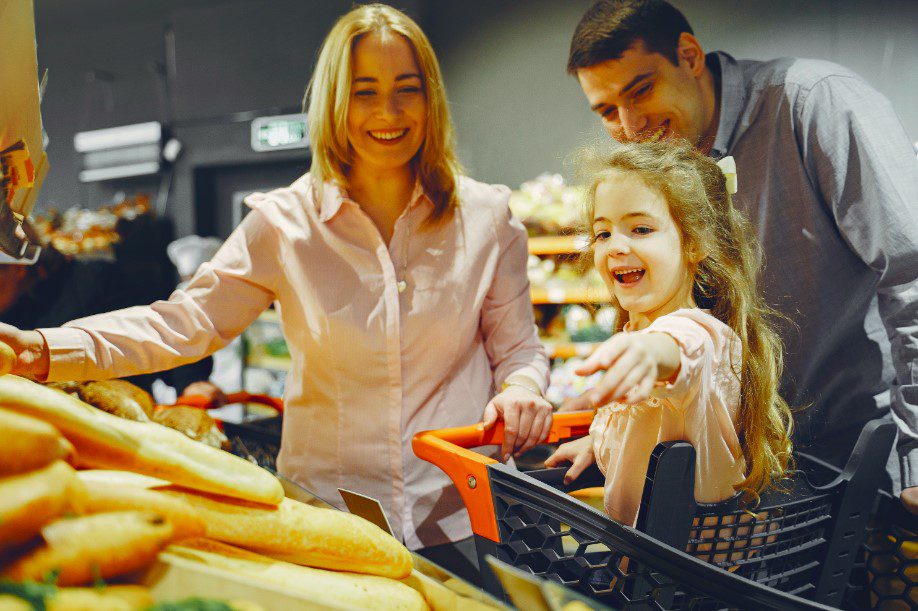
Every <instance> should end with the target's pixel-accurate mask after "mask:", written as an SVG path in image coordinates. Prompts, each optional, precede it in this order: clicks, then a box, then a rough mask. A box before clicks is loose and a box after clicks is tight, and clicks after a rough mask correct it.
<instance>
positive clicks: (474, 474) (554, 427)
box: [411, 412, 593, 542]
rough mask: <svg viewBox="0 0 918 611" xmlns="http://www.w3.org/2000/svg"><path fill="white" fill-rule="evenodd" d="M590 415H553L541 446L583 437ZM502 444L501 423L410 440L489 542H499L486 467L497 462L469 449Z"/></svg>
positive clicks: (429, 433) (420, 435)
mask: <svg viewBox="0 0 918 611" xmlns="http://www.w3.org/2000/svg"><path fill="white" fill-rule="evenodd" d="M591 422H593V412H565V413H561V414H555V415H554V417H553V418H552V423H551V430H550V431H549V433H548V438H547V439H546V440H545V441H544V442H543V443H555V442H558V441H560V440H562V439H569V438H571V437H582V436H584V435H586V434H587V433H589V432H590V423H591ZM503 442H504V423H503V422H498V423H497V424H495V425H494V426H493V427H492V428H491V429H490V430H485V428H484V425H482V424H481V423H478V424H473V425H471V426H460V427H455V428H450V429H439V430H436V431H423V432H421V433H418V434H417V435H415V436H414V439H412V440H411V448H412V449H413V450H414V453H415V455H416V456H417V457H418V458H422V459H424V460H426V461H427V462H429V463H433V464H435V465H437V466H438V467H440V469H442V470H443V471H444V472H445V473H446V474H447V475H448V476H449V478H450V479H451V480H453V484H455V485H456V488H457V489H458V490H459V494H460V495H461V496H462V500H463V501H464V502H465V507H466V509H468V511H469V517H470V518H471V521H472V532H474V533H475V534H476V535H479V536H481V537H485V538H487V539H490V540H491V541H495V542H496V541H499V540H500V536H499V534H498V532H497V518H496V516H495V515H494V501H493V500H492V499H491V482H490V479H489V478H488V465H490V464H493V463H496V462H497V461H496V460H494V459H493V458H489V457H487V456H482V455H481V454H478V453H477V452H472V451H471V450H469V449H468V448H477V447H480V446H490V445H500V444H502V443H503Z"/></svg>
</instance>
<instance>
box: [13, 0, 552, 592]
mask: <svg viewBox="0 0 918 611" xmlns="http://www.w3.org/2000/svg"><path fill="white" fill-rule="evenodd" d="M307 100H308V112H309V121H310V130H311V138H312V145H313V160H312V167H311V171H310V172H309V173H308V174H306V175H305V176H303V177H302V178H300V179H299V180H297V181H296V182H295V183H293V184H292V185H291V186H290V187H288V188H284V189H278V190H276V191H273V192H271V193H267V194H254V195H252V196H250V197H249V198H248V200H247V204H248V205H249V206H250V207H251V208H252V212H251V213H250V214H249V215H247V216H246V218H245V220H244V221H243V222H242V223H241V225H240V226H239V227H238V228H237V229H236V231H234V233H233V234H232V235H231V236H230V237H229V239H228V240H227V242H226V243H225V244H224V246H223V247H222V248H221V249H220V251H219V252H218V253H217V254H216V256H215V257H214V259H213V260H212V261H211V262H210V263H207V264H205V265H203V266H202V267H201V269H200V270H199V271H198V272H197V274H196V275H195V277H194V278H193V279H192V280H191V282H190V283H189V286H188V287H187V288H185V289H184V290H180V291H176V292H175V293H174V294H173V295H172V297H171V298H170V299H169V301H167V302H157V303H154V304H153V305H151V306H149V307H142V308H131V309H127V310H121V311H119V312H116V313H112V314H108V315H101V316H98V317H92V318H87V319H82V320H78V321H73V322H71V323H68V325H67V326H66V327H65V328H61V329H42V330H39V331H31V332H19V331H18V330H16V329H12V328H9V327H7V328H5V329H0V340H3V341H6V342H7V343H9V344H10V345H12V346H13V348H14V349H15V350H16V352H17V354H18V355H19V362H18V365H17V370H16V371H18V372H21V373H23V374H26V375H31V376H33V377H35V378H37V379H48V380H59V379H85V378H105V377H113V376H123V375H130V374H133V373H137V372H141V371H152V370H157V369H164V368H168V367H174V366H176V365H180V364H183V363H186V362H190V361H193V360H196V359H199V358H201V357H203V356H205V355H207V354H210V353H212V352H214V351H215V350H218V349H219V348H221V347H222V346H224V345H226V344H227V343H228V342H229V341H230V340H231V339H232V338H233V337H235V336H237V335H238V334H240V333H241V332H242V331H243V330H244V329H245V328H246V327H247V326H248V325H249V324H250V323H251V322H252V321H253V320H254V319H255V318H256V317H257V316H258V315H259V314H260V313H261V312H262V311H263V310H264V309H265V308H266V307H268V306H269V305H270V304H271V303H272V302H275V303H276V306H277V308H278V310H279V312H280V315H281V318H282V321H283V326H284V332H285V336H286V339H287V342H288V344H289V347H290V353H291V357H292V368H291V371H290V374H289V377H288V379H287V390H286V393H285V396H284V399H285V402H286V406H287V407H286V413H285V417H284V430H283V433H282V441H281V451H280V456H279V459H278V466H279V470H280V472H281V473H283V474H285V475H287V476H288V477H290V478H292V479H294V480H295V481H298V482H300V483H302V484H303V485H304V486H306V487H307V488H309V489H311V490H314V491H315V492H317V493H318V494H319V495H320V496H322V497H324V498H326V499H328V500H330V501H333V502H337V503H338V504H339V505H341V504H342V503H341V501H340V497H339V495H338V493H337V488H339V487H343V488H348V489H350V490H354V491H357V492H361V493H364V494H367V495H370V496H373V497H375V498H378V499H379V500H380V501H381V502H382V504H383V506H384V507H385V509H386V512H387V514H388V516H389V519H390V522H391V523H392V527H393V530H394V531H395V534H396V536H397V537H403V539H404V541H405V543H406V544H407V545H408V546H409V547H410V548H412V549H419V548H430V547H431V546H441V545H444V544H449V543H451V542H457V541H460V540H466V539H467V538H469V537H470V536H471V529H470V525H469V521H468V517H467V515H466V514H465V511H464V507H463V506H462V502H461V500H460V498H459V495H458V493H457V491H456V490H455V488H454V487H453V486H452V484H451V482H450V481H449V479H448V478H447V477H446V476H445V475H444V474H443V473H442V472H440V471H439V470H438V469H437V468H436V467H433V466H432V465H429V464H427V463H425V462H423V461H421V460H419V459H417V458H416V457H415V456H414V455H413V453H412V451H411V446H410V441H411V438H412V436H413V435H414V434H415V433H417V432H418V431H422V430H426V429H433V428H441V427H449V426H460V425H467V424H471V423H474V422H476V421H479V420H481V419H482V407H483V406H485V405H486V404H487V406H486V408H485V413H484V419H485V420H486V422H488V423H491V422H493V421H494V420H495V419H496V418H497V417H503V419H504V420H505V423H506V428H507V429H508V431H510V433H509V434H508V437H509V439H508V441H507V443H505V446H504V447H503V448H502V449H501V454H502V457H503V458H505V459H506V458H509V454H510V453H511V452H513V451H516V452H520V451H525V450H527V449H529V448H530V447H532V446H533V445H535V444H536V443H537V442H538V441H539V440H541V439H543V438H544V437H545V436H546V435H547V432H548V429H549V427H550V425H551V406H550V405H549V404H548V403H547V402H546V401H544V399H542V397H541V392H542V391H543V390H544V388H545V386H546V384H547V377H548V362H547V358H546V356H545V354H544V352H543V350H542V348H541V346H540V344H539V342H538V338H537V337H536V335H535V327H534V324H533V317H532V308H531V305H530V301H529V284H528V280H527V278H526V271H525V260H526V235H525V232H524V230H523V228H522V226H521V225H520V224H519V223H518V222H517V221H515V220H513V219H512V218H511V216H510V212H509V209H508V207H507V201H508V198H509V192H508V190H507V188H506V187H502V186H500V187H495V186H490V185H484V184H481V183H477V182H475V181H473V180H471V179H468V178H465V177H463V176H460V175H459V166H458V163H457V161H456V158H455V153H454V151H453V137H452V128H451V125H450V120H449V115H448V111H447V106H446V100H445V96H444V91H443V84H442V80H441V76H440V70H439V66H438V64H437V61H436V58H435V56H434V54H433V50H432V48H431V46H430V43H429V41H428V40H427V38H426V36H425V35H424V34H423V33H422V32H421V30H420V28H419V27H418V26H417V24H415V23H414V22H413V21H412V20H411V19H409V18H408V17H407V16H405V15H404V14H402V13H400V12H399V11H397V10H395V9H392V8H390V7H387V6H382V5H369V6H361V7H358V8H356V9H354V10H353V11H351V12H350V13H348V14H347V15H345V16H344V17H342V18H341V19H340V20H339V21H338V22H337V23H336V24H335V26H334V27H333V28H332V30H331V32H330V33H329V34H328V37H327V38H326V40H325V42H324V43H323V46H322V49H321V52H320V54H319V59H318V62H317V64H316V68H315V72H314V74H313V78H312V82H311V83H310V86H309V88H308V89H307ZM496 388H500V389H502V392H500V393H499V394H497V395H496V396H494V397H493V398H492V395H493V393H494V389H496ZM461 549H462V551H467V550H468V545H467V544H466V545H465V546H463V547H462V548H461ZM437 551H439V552H441V553H440V554H437V555H436V558H437V559H438V560H440V561H442V560H443V559H444V558H450V557H453V558H458V557H459V554H455V553H452V554H442V552H443V549H442V548H440V549H438V550H437ZM449 551H450V552H452V551H453V550H449ZM448 568H449V567H448ZM453 568H456V569H457V570H460V571H461V572H463V573H465V571H463V570H462V569H461V568H460V567H458V566H454V567H453ZM466 574H467V575H469V574H468V573H466ZM469 576H471V575H469Z"/></svg>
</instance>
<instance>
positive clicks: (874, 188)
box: [568, 0, 918, 513]
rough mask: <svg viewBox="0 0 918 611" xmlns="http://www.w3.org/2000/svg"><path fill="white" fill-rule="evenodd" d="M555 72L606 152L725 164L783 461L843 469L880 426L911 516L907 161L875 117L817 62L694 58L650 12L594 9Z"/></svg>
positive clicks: (914, 236)
mask: <svg viewBox="0 0 918 611" xmlns="http://www.w3.org/2000/svg"><path fill="white" fill-rule="evenodd" d="M568 71H569V72H570V74H571V75H573V76H575V77H576V78H577V80H578V81H579V83H580V86H581V88H582V89H583V92H584V94H585V95H586V98H587V100H588V102H589V104H590V107H591V108H592V109H593V110H594V111H595V112H596V113H597V114H598V115H599V116H600V118H601V120H602V123H603V125H604V126H605V128H606V130H607V131H608V132H609V134H610V135H611V136H612V137H613V138H615V139H616V140H620V141H630V140H647V139H659V138H686V139H688V140H689V141H691V142H692V143H693V144H694V145H695V146H696V147H697V148H698V149H699V150H702V151H704V152H706V153H708V154H710V155H711V156H713V157H716V158H721V157H724V156H727V155H732V156H733V157H734V158H735V159H736V164H737V169H738V177H739V193H738V194H737V195H736V198H735V204H736V205H737V207H738V208H740V209H741V210H743V211H744V212H745V213H746V214H747V215H748V216H749V218H750V219H751V220H752V222H753V223H754V224H755V226H756V227H757V230H758V234H759V239H760V240H761V242H762V244H763V247H764V255H765V269H764V274H763V281H764V282H763V290H764V293H765V296H766V299H767V300H768V302H769V303H770V304H771V305H773V306H774V307H776V308H777V309H778V310H780V311H781V312H783V313H784V314H785V315H787V316H788V317H789V318H790V319H791V320H792V323H790V324H787V325H785V326H784V328H783V329H782V336H783V338H784V341H785V343H786V349H787V352H786V358H785V373H784V378H783V380H782V394H783V396H784V397H785V398H786V399H787V400H788V402H789V403H790V404H791V405H792V406H796V407H805V408H804V409H802V410H801V411H799V412H798V413H797V415H796V423H795V424H796V431H795V443H796V448H798V449H801V450H804V451H807V452H810V453H812V454H815V455H817V456H820V457H822V458H824V459H826V460H828V461H830V462H832V463H834V464H836V465H839V466H841V465H843V464H844V462H845V460H846V459H847V457H848V455H849V454H850V452H851V449H852V447H853V446H854V442H855V440H856V439H857V436H858V434H859V432H860V430H861V429H862V428H863V426H864V424H865V423H866V422H867V421H868V420H871V419H874V418H879V417H890V415H891V417H892V419H893V420H895V422H896V424H897V425H898V427H899V440H898V444H897V446H898V447H897V450H898V459H899V460H896V459H895V457H890V463H889V464H888V471H889V472H890V477H891V478H892V481H891V482H888V484H890V485H891V488H892V490H893V491H894V492H895V493H899V491H900V489H901V490H902V494H901V498H902V501H903V503H904V504H905V506H906V507H907V508H909V510H910V511H912V512H916V513H918V281H916V276H918V160H916V158H915V153H914V151H913V149H912V146H911V144H910V142H909V140H908V138H907V136H906V134H905V131H904V129H903V127H902V125H901V123H900V122H899V120H898V118H897V117H896V114H895V112H894V111H893V109H892V107H891V105H890V103H889V101H888V100H886V99H885V98H884V97H883V96H882V95H881V94H879V93H878V92H876V91H875V90H873V89H872V88H871V87H870V86H869V85H867V84H866V83H865V82H864V81H863V80H862V79H860V78H859V77H858V76H856V75H855V74H853V73H852V72H850V71H848V70H846V69H845V68H842V67H841V66H837V65H835V64H831V63H828V62H823V61H815V60H800V59H787V58H785V59H778V60H774V61H767V62H759V61H747V60H736V59H734V58H732V57H731V56H729V55H727V54H726V53H723V52H715V53H710V54H708V55H705V54H704V52H703V51H702V47H701V44H700V43H699V42H698V40H697V39H696V38H695V36H694V35H693V33H692V29H691V27H690V26H689V24H688V22H687V21H686V19H685V17H684V16H683V15H682V14H681V13H680V12H679V11H678V10H677V9H675V8H674V7H672V6H671V5H669V4H667V3H666V2H663V1H662V0H602V1H600V2H596V3H595V4H594V5H593V6H592V7H591V8H590V9H589V10H588V11H587V12H586V14H585V15H584V16H583V18H582V20H581V21H580V24H579V25H578V26H577V29H576V31H575V33H574V37H573V40H572V42H571V50H570V55H569V59H568ZM900 467H901V468H900Z"/></svg>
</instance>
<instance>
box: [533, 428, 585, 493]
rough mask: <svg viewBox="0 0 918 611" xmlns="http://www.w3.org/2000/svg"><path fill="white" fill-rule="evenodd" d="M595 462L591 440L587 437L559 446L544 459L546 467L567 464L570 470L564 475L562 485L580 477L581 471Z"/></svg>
mask: <svg viewBox="0 0 918 611" xmlns="http://www.w3.org/2000/svg"><path fill="white" fill-rule="evenodd" d="M595 461H596V457H595V456H594V455H593V438H592V437H590V436H589V435H587V436H586V437H581V438H580V439H577V440H574V441H568V442H567V443H563V444H561V447H559V448H558V449H557V450H555V453H554V454H552V455H551V456H549V457H548V458H546V459H545V466H546V467H557V466H558V465H559V464H560V463H563V462H569V463H571V468H570V469H568V470H567V473H565V474H564V485H567V484H570V483H571V482H572V481H574V480H575V479H577V478H578V477H580V474H581V473H583V470H584V469H586V468H587V467H589V466H590V465H592V464H593V463H594V462H595Z"/></svg>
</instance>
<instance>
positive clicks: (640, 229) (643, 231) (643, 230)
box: [631, 225, 653, 235]
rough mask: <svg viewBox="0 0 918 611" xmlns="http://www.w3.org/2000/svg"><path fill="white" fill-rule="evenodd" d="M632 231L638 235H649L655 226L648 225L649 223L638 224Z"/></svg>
mask: <svg viewBox="0 0 918 611" xmlns="http://www.w3.org/2000/svg"><path fill="white" fill-rule="evenodd" d="M631 231H633V232H634V233H636V234H638V235H647V234H648V233H653V227H648V226H647V225H638V226H637V227H635V228H634V229H632V230H631Z"/></svg>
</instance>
